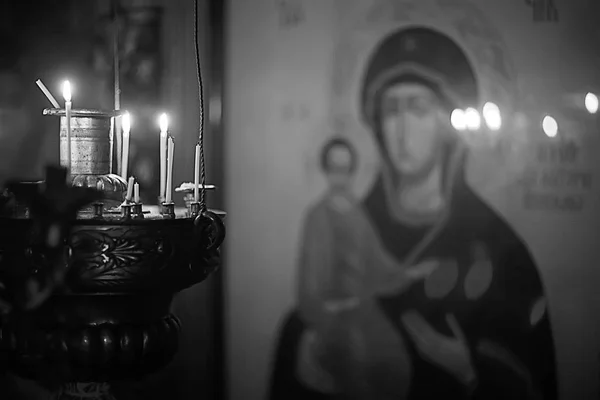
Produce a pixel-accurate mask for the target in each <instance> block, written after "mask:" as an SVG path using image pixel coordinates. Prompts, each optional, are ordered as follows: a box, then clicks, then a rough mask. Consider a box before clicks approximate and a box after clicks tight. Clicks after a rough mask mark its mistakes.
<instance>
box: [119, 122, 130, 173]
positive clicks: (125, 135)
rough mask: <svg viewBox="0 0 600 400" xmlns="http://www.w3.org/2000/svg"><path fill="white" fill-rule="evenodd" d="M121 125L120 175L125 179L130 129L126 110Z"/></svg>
mask: <svg viewBox="0 0 600 400" xmlns="http://www.w3.org/2000/svg"><path fill="white" fill-rule="evenodd" d="M121 125H122V127H123V162H122V166H121V168H122V173H121V177H122V178H123V179H127V168H128V166H129V132H130V130H131V116H130V115H129V113H128V112H126V113H125V114H123V121H122V123H121Z"/></svg>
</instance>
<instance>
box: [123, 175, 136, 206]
mask: <svg viewBox="0 0 600 400" xmlns="http://www.w3.org/2000/svg"><path fill="white" fill-rule="evenodd" d="M133 184H134V179H133V176H130V177H129V182H127V196H126V197H125V202H126V203H131V199H132V197H133Z"/></svg>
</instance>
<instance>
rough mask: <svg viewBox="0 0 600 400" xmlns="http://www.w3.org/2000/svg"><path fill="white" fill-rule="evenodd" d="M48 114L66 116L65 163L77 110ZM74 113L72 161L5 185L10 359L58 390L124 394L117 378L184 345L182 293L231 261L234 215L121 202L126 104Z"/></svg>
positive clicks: (1, 238)
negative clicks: (119, 149) (223, 248)
mask: <svg viewBox="0 0 600 400" xmlns="http://www.w3.org/2000/svg"><path fill="white" fill-rule="evenodd" d="M44 114H45V115H50V116H59V117H60V118H61V124H60V125H61V147H60V148H61V161H63V162H64V160H65V159H66V157H64V156H65V153H66V151H67V150H66V149H67V148H68V146H67V142H66V140H67V136H66V130H65V125H66V124H65V122H66V121H65V117H64V115H65V112H64V110H58V109H50V110H45V111H44ZM72 115H73V116H72V120H71V127H72V128H71V129H72V131H71V139H70V140H71V169H70V171H67V169H66V168H52V167H51V168H48V170H47V176H46V179H45V180H44V181H43V182H32V183H26V182H9V183H8V184H7V185H6V190H5V191H4V192H3V193H2V194H1V195H0V292H1V295H2V296H1V297H0V300H1V301H0V309H1V310H2V311H3V314H2V315H3V319H2V322H1V325H0V357H1V358H0V366H2V365H3V364H4V365H6V366H7V368H8V370H9V371H10V372H12V373H14V374H17V375H19V376H21V377H24V378H26V379H31V380H35V381H37V382H39V383H41V384H43V385H45V386H46V387H48V388H51V389H52V390H54V392H55V395H54V396H55V397H54V398H55V399H59V400H67V399H79V398H83V397H85V398H88V399H113V398H114V397H113V396H112V394H111V393H110V387H109V385H110V383H111V382H115V381H127V380H137V379H140V378H143V377H144V376H146V375H148V374H150V373H153V372H155V371H158V370H159V369H161V368H163V367H164V366H166V365H167V364H168V363H169V362H170V360H171V359H172V357H173V356H174V354H175V353H176V351H177V347H178V333H179V330H180V325H179V321H178V320H177V318H176V317H175V316H174V315H172V314H171V313H170V306H171V301H172V299H173V296H174V295H175V294H176V293H178V292H179V291H181V290H183V289H185V288H188V287H190V286H193V285H195V284H196V283H199V282H202V281H203V280H204V279H206V278H207V277H208V276H209V275H210V274H211V273H212V272H213V271H214V270H215V269H216V268H218V267H219V265H220V258H219V250H218V249H219V246H220V245H221V243H222V242H223V240H224V238H225V225H224V224H223V220H222V219H223V218H224V216H225V214H224V213H223V212H218V211H202V208H201V207H199V206H198V204H195V205H194V207H193V210H190V211H191V212H190V211H188V210H186V209H185V208H176V207H174V205H172V204H167V205H163V206H162V208H160V207H154V209H153V210H150V211H151V212H150V213H148V210H144V209H143V207H142V205H141V204H135V205H126V206H125V207H120V210H119V212H113V211H114V209H115V207H118V206H120V205H121V204H122V203H123V201H124V198H125V194H126V183H125V181H124V180H123V179H122V178H120V177H119V176H116V175H112V174H110V164H111V148H112V146H111V142H110V133H109V132H110V125H111V118H113V117H115V116H116V115H117V113H116V112H111V113H106V112H101V111H98V110H73V114H72ZM68 173H69V174H68ZM67 175H68V176H69V177H68V178H67ZM98 182H101V183H100V184H98ZM151 208H152V207H150V208H149V209H151Z"/></svg>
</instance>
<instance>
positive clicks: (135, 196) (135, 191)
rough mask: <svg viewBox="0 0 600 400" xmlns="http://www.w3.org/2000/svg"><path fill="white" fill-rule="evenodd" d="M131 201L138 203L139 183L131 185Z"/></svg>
mask: <svg viewBox="0 0 600 400" xmlns="http://www.w3.org/2000/svg"><path fill="white" fill-rule="evenodd" d="M133 202H134V203H136V204H140V184H139V183H136V184H135V185H133Z"/></svg>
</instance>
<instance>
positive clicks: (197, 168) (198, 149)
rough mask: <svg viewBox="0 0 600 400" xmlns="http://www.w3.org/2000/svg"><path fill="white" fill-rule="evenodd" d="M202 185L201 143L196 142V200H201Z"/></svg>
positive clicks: (196, 201)
mask: <svg viewBox="0 0 600 400" xmlns="http://www.w3.org/2000/svg"><path fill="white" fill-rule="evenodd" d="M199 186H200V143H198V144H196V158H195V162H194V202H195V203H198V202H199V201H200V195H199V190H198V189H199Z"/></svg>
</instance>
